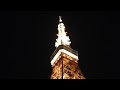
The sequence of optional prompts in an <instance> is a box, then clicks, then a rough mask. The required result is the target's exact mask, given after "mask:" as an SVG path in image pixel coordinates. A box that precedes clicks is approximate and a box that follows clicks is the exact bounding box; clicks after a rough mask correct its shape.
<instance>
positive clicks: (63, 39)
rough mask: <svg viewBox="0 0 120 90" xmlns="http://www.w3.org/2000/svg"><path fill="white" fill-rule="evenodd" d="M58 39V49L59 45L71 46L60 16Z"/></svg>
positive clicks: (56, 44)
mask: <svg viewBox="0 0 120 90" xmlns="http://www.w3.org/2000/svg"><path fill="white" fill-rule="evenodd" d="M57 36H58V38H57V39H56V42H55V47H56V48H57V47H58V46H59V45H65V46H70V44H71V42H70V39H69V36H67V32H65V25H64V23H63V22H62V17H61V16H59V24H58V34H57Z"/></svg>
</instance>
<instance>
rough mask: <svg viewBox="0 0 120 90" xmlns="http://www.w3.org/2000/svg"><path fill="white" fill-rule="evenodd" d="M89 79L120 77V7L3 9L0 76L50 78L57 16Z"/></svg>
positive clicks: (0, 24)
mask: <svg viewBox="0 0 120 90" xmlns="http://www.w3.org/2000/svg"><path fill="white" fill-rule="evenodd" d="M59 15H61V16H62V20H63V23H64V24H65V26H66V32H68V36H69V37H70V40H71V42H72V43H71V47H72V49H74V50H76V51H78V55H79V61H78V63H79V67H80V68H81V70H82V72H83V74H84V76H85V78H86V79H120V70H119V69H120V58H119V56H120V54H119V42H120V39H119V35H120V34H119V31H120V11H39V10H38V11H0V30H1V34H2V35H1V45H2V46H1V52H2V54H1V59H0V79H49V78H50V75H51V70H52V67H51V64H50V56H51V55H52V53H53V51H54V50H55V40H56V38H57V36H56V34H57V25H58V16H59Z"/></svg>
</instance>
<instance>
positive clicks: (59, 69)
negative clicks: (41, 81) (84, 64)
mask: <svg viewBox="0 0 120 90" xmlns="http://www.w3.org/2000/svg"><path fill="white" fill-rule="evenodd" d="M66 33H67V32H65V25H64V24H63V23H62V19H61V16H59V24H58V34H57V36H58V38H57V39H56V42H55V47H56V49H55V51H54V52H53V54H52V55H51V58H50V59H51V65H52V74H51V77H50V78H51V79H85V77H84V76H83V74H82V72H81V69H80V68H79V66H78V52H77V51H75V50H73V49H72V48H71V47H70V44H71V42H70V39H69V36H67V35H66Z"/></svg>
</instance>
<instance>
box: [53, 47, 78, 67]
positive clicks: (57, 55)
mask: <svg viewBox="0 0 120 90" xmlns="http://www.w3.org/2000/svg"><path fill="white" fill-rule="evenodd" d="M62 52H64V53H65V54H67V55H69V56H71V57H72V58H74V59H75V60H78V56H76V55H75V54H73V53H71V52H69V51H67V50H65V49H60V50H59V51H58V52H57V54H56V55H55V56H54V58H53V59H52V60H51V65H54V62H55V61H57V59H58V57H59V56H60V54H61V53H62Z"/></svg>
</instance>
